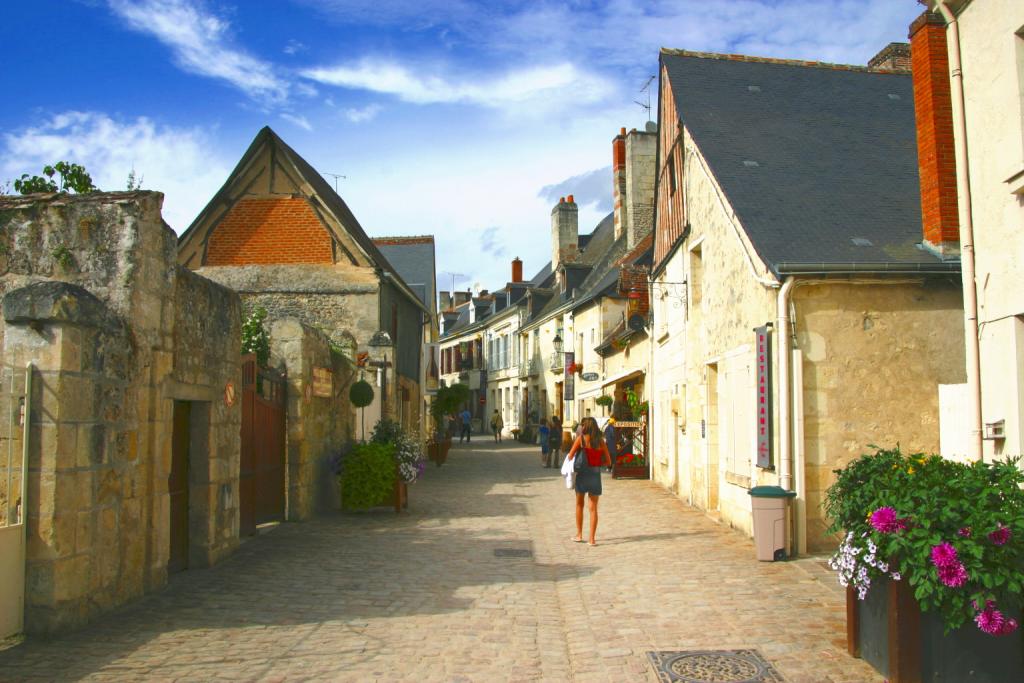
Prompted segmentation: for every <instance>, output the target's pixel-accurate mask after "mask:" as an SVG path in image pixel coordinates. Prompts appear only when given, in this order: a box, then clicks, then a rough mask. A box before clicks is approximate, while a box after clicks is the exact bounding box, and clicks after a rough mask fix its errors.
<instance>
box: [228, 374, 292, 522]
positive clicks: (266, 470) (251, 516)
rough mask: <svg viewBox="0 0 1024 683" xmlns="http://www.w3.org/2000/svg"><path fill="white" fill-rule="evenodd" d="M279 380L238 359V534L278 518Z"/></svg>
mask: <svg viewBox="0 0 1024 683" xmlns="http://www.w3.org/2000/svg"><path fill="white" fill-rule="evenodd" d="M284 399H285V381H284V379H283V378H282V377H278V376H277V375H276V374H275V373H274V372H272V371H270V370H267V369H265V368H263V369H261V368H257V367H256V359H255V357H254V356H249V357H248V358H246V359H245V360H243V363H242V434H241V437H242V439H241V441H242V443H241V446H242V453H241V460H240V467H239V477H238V478H239V533H240V534H241V535H243V536H245V535H251V534H254V533H256V527H257V525H259V524H264V523H266V522H274V521H281V520H283V519H284V512H285V510H284V501H285V496H284V488H285V403H284Z"/></svg>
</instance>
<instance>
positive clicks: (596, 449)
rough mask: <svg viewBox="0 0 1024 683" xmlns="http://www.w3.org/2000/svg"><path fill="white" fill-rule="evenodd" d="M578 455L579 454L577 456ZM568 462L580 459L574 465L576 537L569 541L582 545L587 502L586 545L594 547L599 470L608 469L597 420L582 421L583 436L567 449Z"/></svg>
mask: <svg viewBox="0 0 1024 683" xmlns="http://www.w3.org/2000/svg"><path fill="white" fill-rule="evenodd" d="M581 451H582V453H581ZM567 457H568V458H569V460H572V459H573V458H581V460H580V461H579V462H578V463H574V464H575V465H576V535H575V536H574V537H573V539H572V540H574V541H576V542H577V543H582V542H583V499H584V497H589V498H590V541H589V542H588V543H589V545H597V541H596V536H597V502H598V500H599V499H600V497H601V467H602V466H604V467H607V466H609V465H611V463H612V458H611V455H609V454H608V445H607V444H606V443H605V442H604V438H603V437H602V436H601V430H600V428H598V426H597V420H595V419H594V418H592V417H587V418H584V427H583V434H582V435H580V436H578V437H576V440H575V441H573V443H572V448H570V449H569V455H568V456H567Z"/></svg>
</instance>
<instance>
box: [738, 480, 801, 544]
mask: <svg viewBox="0 0 1024 683" xmlns="http://www.w3.org/2000/svg"><path fill="white" fill-rule="evenodd" d="M747 493H749V494H750V497H751V498H752V499H753V500H751V503H753V506H752V507H753V512H754V547H755V549H756V550H757V559H759V560H761V561H762V562H774V561H776V560H784V559H786V507H787V505H788V504H789V499H790V498H792V497H793V496H795V495H796V493H795V492H793V491H787V490H786V489H784V488H782V487H781V486H755V487H754V488H752V489H750V490H749V491H747Z"/></svg>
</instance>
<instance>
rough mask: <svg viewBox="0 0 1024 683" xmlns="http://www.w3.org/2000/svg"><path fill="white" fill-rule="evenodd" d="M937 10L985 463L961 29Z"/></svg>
mask: <svg viewBox="0 0 1024 683" xmlns="http://www.w3.org/2000/svg"><path fill="white" fill-rule="evenodd" d="M935 8H936V9H937V10H939V13H940V14H942V18H943V19H945V20H946V34H947V36H948V37H949V41H948V42H949V67H950V81H951V86H952V90H953V93H952V95H953V97H952V99H953V102H952V104H953V126H954V127H955V129H956V130H955V132H954V134H953V138H954V141H955V142H956V156H957V163H956V193H957V204H958V206H959V208H960V266H961V268H962V271H963V291H964V326H965V328H966V329H965V330H964V333H965V337H966V342H967V391H968V393H969V394H970V400H971V415H970V419H971V425H970V437H969V439H968V442H967V448H968V451H967V455H968V457H970V459H971V460H975V461H978V460H981V459H982V447H981V436H982V431H981V352H980V349H979V342H978V292H977V288H976V285H975V281H974V280H975V275H974V223H973V221H972V211H971V176H970V172H969V169H968V167H967V125H966V119H965V107H964V75H963V72H962V71H961V68H960V29H959V26H958V25H957V21H956V17H954V16H953V13H952V12H951V11H950V10H949V8H948V7H947V6H946V2H945V0H935Z"/></svg>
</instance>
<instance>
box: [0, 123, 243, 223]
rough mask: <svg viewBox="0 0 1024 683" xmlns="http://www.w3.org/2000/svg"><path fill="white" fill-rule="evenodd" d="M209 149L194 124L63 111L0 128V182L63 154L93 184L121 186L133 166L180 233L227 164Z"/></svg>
mask: <svg viewBox="0 0 1024 683" xmlns="http://www.w3.org/2000/svg"><path fill="white" fill-rule="evenodd" d="M212 147H213V144H212V139H211V136H210V135H208V134H207V133H205V132H203V131H200V130H196V129H188V128H172V127H169V126H157V125H156V124H154V123H153V121H151V120H149V119H147V118H144V117H140V118H138V119H135V120H134V121H117V120H115V119H113V118H111V117H110V116H108V115H106V114H103V113H98V112H79V111H68V112H64V113H61V114H57V115H55V116H53V117H52V118H51V119H50V120H48V121H46V122H44V123H43V124H41V125H38V126H34V127H30V128H24V129H22V130H17V131H11V132H6V133H4V134H3V136H2V144H0V152H2V153H0V159H2V161H0V181H2V180H6V179H8V178H12V179H13V178H16V177H20V176H21V174H22V173H29V174H33V175H34V174H38V173H39V172H40V171H41V170H42V167H43V166H44V165H46V164H52V163H54V162H56V161H61V160H65V161H71V162H74V163H78V164H82V165H83V166H85V168H86V170H87V171H89V173H90V174H91V175H92V178H93V182H94V183H95V184H96V186H97V187H99V188H100V189H102V190H123V189H125V187H126V183H127V179H128V173H129V172H130V171H131V170H132V168H134V169H135V174H136V177H139V176H141V177H142V178H143V181H142V186H143V189H146V190H157V191H160V192H163V193H164V207H163V215H164V220H165V221H167V223H168V225H170V226H171V227H172V228H174V229H175V231H177V232H178V233H181V232H182V231H184V229H185V228H187V227H188V226H189V224H190V223H191V222H192V221H193V220H194V219H195V217H196V216H197V215H198V214H199V211H200V210H201V209H202V208H203V207H204V206H206V203H207V202H209V201H210V199H211V198H212V197H213V195H214V193H216V192H217V190H218V189H219V188H220V186H221V185H222V184H223V183H224V180H225V179H226V178H227V176H228V173H229V172H230V170H231V165H230V164H229V163H225V162H224V160H222V159H219V158H218V157H217V156H216V155H215V154H213V152H212V151H211V149H212ZM231 164H233V161H232V162H231Z"/></svg>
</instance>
